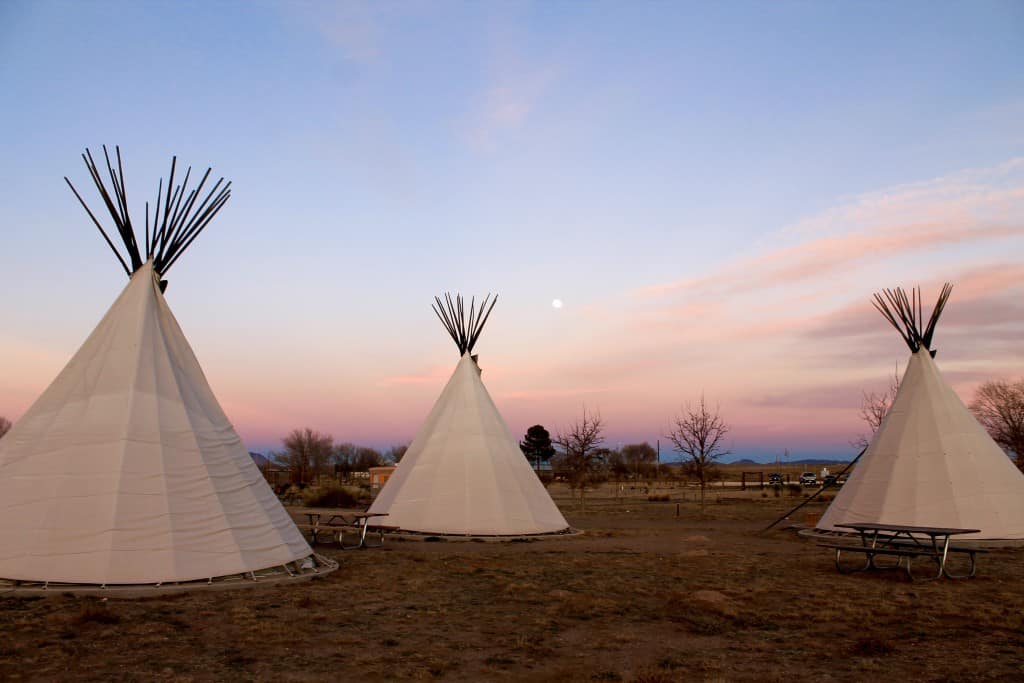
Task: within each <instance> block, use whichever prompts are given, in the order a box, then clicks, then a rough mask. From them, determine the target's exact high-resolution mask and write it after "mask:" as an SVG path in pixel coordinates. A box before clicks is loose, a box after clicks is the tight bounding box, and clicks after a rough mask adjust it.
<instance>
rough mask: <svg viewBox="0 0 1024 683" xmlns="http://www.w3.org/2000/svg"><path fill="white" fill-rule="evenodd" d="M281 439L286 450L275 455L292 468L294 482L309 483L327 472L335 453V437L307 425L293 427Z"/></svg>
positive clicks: (283, 463)
mask: <svg viewBox="0 0 1024 683" xmlns="http://www.w3.org/2000/svg"><path fill="white" fill-rule="evenodd" d="M281 441H282V443H283V444H284V449H285V450H284V452H283V453H277V454H275V456H276V458H277V459H278V461H280V463H281V464H282V465H285V466H286V467H288V468H289V469H290V470H291V473H292V481H293V482H295V483H301V484H309V483H312V482H314V481H316V479H317V477H319V476H320V475H321V474H325V473H326V472H327V466H328V463H329V462H330V460H331V456H332V454H333V453H334V437H332V436H331V435H329V434H321V433H320V432H318V431H315V430H313V429H310V428H309V427H306V428H304V429H293V430H292V431H291V433H290V434H289V435H288V436H286V437H285V438H284V439H282V440H281Z"/></svg>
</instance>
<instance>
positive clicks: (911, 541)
mask: <svg viewBox="0 0 1024 683" xmlns="http://www.w3.org/2000/svg"><path fill="white" fill-rule="evenodd" d="M836 526H837V527H842V528H844V529H852V530H854V531H856V532H858V534H859V536H860V543H859V544H857V543H819V544H818V545H820V546H821V547H823V548H831V549H833V550H835V552H836V569H837V570H838V571H839V573H840V574H851V573H853V572H858V571H864V570H867V569H899V568H900V567H901V566H903V565H904V560H905V561H906V562H905V564H906V567H905V569H906V571H907V577H908V578H909V579H910V580H911V581H913V580H914V575H913V573H912V572H911V563H912V561H913V559H914V558H915V557H925V558H928V559H930V560H931V561H933V562H934V563H935V566H936V573H935V576H929V577H926V579H925V580H932V579H938V578H940V577H942V576H945V577H947V578H950V579H966V578H970V577H972V576H974V574H975V572H976V571H977V560H976V555H977V554H978V553H984V552H988V551H986V550H983V549H981V548H972V547H968V546H958V545H953V544H951V543H950V539H951V538H952V537H953V536H959V535H962V534H974V533H977V532H978V531H979V530H978V529H955V528H947V527H928V526H911V525H906V524H883V523H880V522H871V523H868V522H858V523H850V524H836ZM844 552H845V553H853V554H861V555H864V564H863V565H862V566H852V567H851V566H844V565H843V564H842V562H841V557H842V554H843V553H844ZM951 553H960V554H966V555H967V556H968V557H969V559H970V567H969V570H968V572H967V573H966V574H954V573H952V572H951V571H949V569H948V568H947V566H946V560H947V559H948V558H949V555H950V554H951ZM876 557H895V558H896V564H894V565H885V564H881V565H880V564H878V563H877V562H876V561H875V558H876Z"/></svg>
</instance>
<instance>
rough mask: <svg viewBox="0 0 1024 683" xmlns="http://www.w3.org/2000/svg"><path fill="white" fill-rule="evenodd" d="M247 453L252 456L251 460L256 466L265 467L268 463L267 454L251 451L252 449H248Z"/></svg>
mask: <svg viewBox="0 0 1024 683" xmlns="http://www.w3.org/2000/svg"><path fill="white" fill-rule="evenodd" d="M249 455H250V456H252V461H253V462H254V463H256V467H266V466H267V465H269V464H270V460H269V459H268V458H267V456H265V455H263V454H261V453H253V452H252V451H249Z"/></svg>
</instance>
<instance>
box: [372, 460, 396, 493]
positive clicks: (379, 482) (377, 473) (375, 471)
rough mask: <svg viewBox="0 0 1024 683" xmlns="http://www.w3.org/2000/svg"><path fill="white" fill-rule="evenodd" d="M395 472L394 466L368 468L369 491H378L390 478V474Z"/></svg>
mask: <svg viewBox="0 0 1024 683" xmlns="http://www.w3.org/2000/svg"><path fill="white" fill-rule="evenodd" d="M394 471H395V467H394V465H391V466H389V467H371V468H370V490H371V491H379V490H380V489H381V487H383V486H384V484H386V483H387V481H388V479H389V478H390V477H391V473H392V472H394Z"/></svg>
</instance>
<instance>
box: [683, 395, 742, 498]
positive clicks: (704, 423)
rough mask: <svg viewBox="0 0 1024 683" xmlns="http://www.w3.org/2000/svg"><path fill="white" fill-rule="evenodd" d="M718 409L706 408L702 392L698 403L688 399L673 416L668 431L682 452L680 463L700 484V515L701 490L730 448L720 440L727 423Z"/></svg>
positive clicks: (727, 430) (711, 477) (727, 428)
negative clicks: (727, 448) (691, 403)
mask: <svg viewBox="0 0 1024 683" xmlns="http://www.w3.org/2000/svg"><path fill="white" fill-rule="evenodd" d="M718 411H719V409H718V407H717V406H716V407H715V410H714V412H712V411H710V410H708V407H707V403H706V402H705V401H704V395H703V394H701V397H700V403H698V404H697V405H696V406H694V407H691V406H690V404H689V403H687V404H686V405H685V406H684V407H683V409H682V411H681V412H680V413H679V414H678V415H676V417H675V418H674V420H673V422H674V426H673V428H672V430H671V431H670V432H669V433H668V435H667V438H668V439H669V441H671V442H672V444H673V446H674V450H675V451H676V452H678V453H680V454H681V455H682V456H683V458H682V460H683V467H684V468H685V469H686V470H687V471H688V474H689V475H690V476H692V477H694V478H695V479H696V480H697V482H698V483H699V484H700V512H701V514H702V515H703V514H704V490H705V489H706V488H707V485H708V482H709V481H711V480H712V479H713V478H714V476H715V475H716V473H717V468H716V466H715V463H716V462H717V460H718V459H719V458H721V457H722V456H723V455H728V454H729V452H730V451H728V450H726V448H725V445H724V444H723V443H722V442H723V441H724V439H725V435H726V434H728V433H729V426H728V425H727V424H726V423H725V420H723V419H722V417H721V415H719V414H718Z"/></svg>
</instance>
